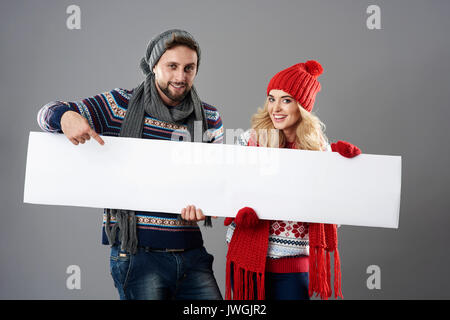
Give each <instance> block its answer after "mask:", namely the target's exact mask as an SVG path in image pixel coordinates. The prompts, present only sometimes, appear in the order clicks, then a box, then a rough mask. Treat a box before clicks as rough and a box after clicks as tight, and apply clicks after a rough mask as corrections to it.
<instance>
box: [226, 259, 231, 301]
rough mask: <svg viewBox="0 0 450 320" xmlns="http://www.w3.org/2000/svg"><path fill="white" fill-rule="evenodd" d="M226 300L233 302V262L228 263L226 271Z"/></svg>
mask: <svg viewBox="0 0 450 320" xmlns="http://www.w3.org/2000/svg"><path fill="white" fill-rule="evenodd" d="M225 300H231V262H230V261H227V265H226V271H225Z"/></svg>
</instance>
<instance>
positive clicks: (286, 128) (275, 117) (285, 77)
mask: <svg viewBox="0 0 450 320" xmlns="http://www.w3.org/2000/svg"><path fill="white" fill-rule="evenodd" d="M322 72H323V69H322V66H321V65H320V64H319V63H318V62H317V61H313V60H310V61H307V62H305V63H298V64H295V65H293V66H291V67H289V68H287V69H285V70H282V71H280V72H279V73H277V74H276V75H275V76H274V77H273V78H272V79H271V80H270V82H269V85H268V87H267V99H266V102H265V104H264V108H263V109H259V110H258V112H257V113H256V114H255V115H254V116H253V117H252V130H250V131H247V132H246V133H245V134H244V135H243V136H242V137H241V138H240V143H241V144H243V145H250V146H263V147H274V148H278V147H279V148H291V149H302V150H317V151H326V150H330V149H331V151H337V152H339V153H340V154H342V155H343V156H345V157H348V158H352V157H354V156H356V155H358V154H360V153H361V151H360V150H359V149H358V148H357V147H355V146H353V145H351V144H349V143H347V142H343V141H339V142H338V143H333V144H332V145H331V148H330V146H329V145H328V142H327V138H326V136H325V134H324V132H323V131H324V125H323V123H322V122H321V121H320V120H319V118H318V117H317V116H315V115H313V114H312V113H311V111H312V109H313V107H314V101H315V98H316V94H317V92H319V91H320V89H321V86H320V83H319V82H318V81H317V77H318V76H319V75H320V74H321V73H322ZM271 129H277V130H276V132H277V136H275V139H273V138H272V139H270V138H268V137H267V132H268V130H271ZM224 223H225V225H228V226H229V228H228V232H227V242H228V243H229V247H228V253H227V271H226V273H227V274H226V292H225V298H226V299H254V298H257V299H283V300H287V299H295V300H303V299H309V297H310V296H312V295H313V294H314V293H316V294H317V295H319V296H320V297H321V298H322V299H327V298H328V297H330V296H331V293H332V288H331V280H330V278H331V276H330V275H331V271H330V269H331V263H330V253H331V252H334V291H335V297H338V296H339V297H341V298H342V292H341V283H340V261H339V253H338V250H337V227H336V225H331V224H319V223H303V222H295V221H269V220H259V219H258V217H257V214H256V213H255V211H254V210H253V209H251V208H248V207H246V208H242V209H241V210H240V211H239V212H238V214H237V215H236V219H233V218H226V219H225V222H224Z"/></svg>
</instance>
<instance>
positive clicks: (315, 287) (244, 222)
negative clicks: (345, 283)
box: [225, 143, 343, 300]
mask: <svg viewBox="0 0 450 320" xmlns="http://www.w3.org/2000/svg"><path fill="white" fill-rule="evenodd" d="M249 145H250V143H249ZM238 216H239V218H240V221H236V228H235V230H234V232H233V237H232V238H231V242H230V243H229V246H228V253H227V262H226V283H225V299H226V300H233V299H234V300H254V299H257V300H263V299H264V298H265V292H264V274H265V266H266V255H267V248H268V244H269V227H270V223H271V221H269V220H259V219H258V218H257V215H256V213H255V212H254V211H253V209H251V208H248V207H246V208H242V209H241V210H240V211H239V212H238V215H237V216H236V220H238ZM228 221H229V222H228V224H229V223H230V222H231V220H228ZM332 252H334V296H335V298H337V297H341V298H343V296H342V291H341V265H340V259H339V251H338V239H337V227H336V225H333V224H322V223H310V224H309V296H313V295H314V293H316V296H320V298H321V299H328V298H329V297H331V295H332V288H331V261H330V254H331V253H332ZM231 278H233V279H231ZM232 280H233V286H232V285H231V281H232ZM255 281H256V284H255ZM255 285H256V289H257V290H256V292H257V297H255V296H254V287H255Z"/></svg>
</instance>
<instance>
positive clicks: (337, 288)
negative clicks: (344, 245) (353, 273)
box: [334, 248, 344, 299]
mask: <svg viewBox="0 0 450 320" xmlns="http://www.w3.org/2000/svg"><path fill="white" fill-rule="evenodd" d="M334 297H335V298H337V297H341V299H344V296H343V295H342V283H341V260H340V258H339V251H338V249H337V248H336V249H335V250H334Z"/></svg>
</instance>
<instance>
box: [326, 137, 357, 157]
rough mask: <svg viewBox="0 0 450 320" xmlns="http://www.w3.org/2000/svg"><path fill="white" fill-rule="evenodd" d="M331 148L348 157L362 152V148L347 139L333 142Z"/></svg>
mask: <svg viewBox="0 0 450 320" xmlns="http://www.w3.org/2000/svg"><path fill="white" fill-rule="evenodd" d="M331 150H332V151H333V152H339V154H340V155H341V156H344V157H346V158H353V157H356V156H357V155H358V154H361V150H360V149H359V148H358V147H357V146H354V145H353V144H351V143H350V142H347V141H338V142H337V143H332V144H331Z"/></svg>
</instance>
